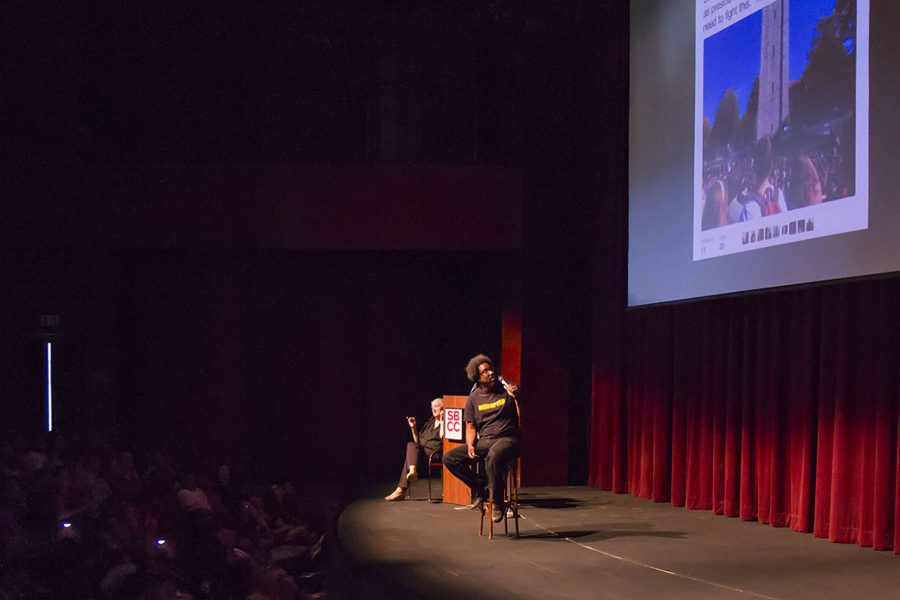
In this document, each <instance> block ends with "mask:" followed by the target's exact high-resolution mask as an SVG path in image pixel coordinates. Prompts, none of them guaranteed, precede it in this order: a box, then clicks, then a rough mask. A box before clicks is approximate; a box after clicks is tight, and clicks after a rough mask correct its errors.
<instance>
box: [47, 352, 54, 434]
mask: <svg viewBox="0 0 900 600" xmlns="http://www.w3.org/2000/svg"><path fill="white" fill-rule="evenodd" d="M47 431H53V344H52V343H50V342H47Z"/></svg>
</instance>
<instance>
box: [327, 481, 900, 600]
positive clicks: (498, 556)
mask: <svg viewBox="0 0 900 600" xmlns="http://www.w3.org/2000/svg"><path fill="white" fill-rule="evenodd" d="M377 492H378V493H380V494H384V493H387V490H377ZM373 496H374V492H373ZM521 497H522V511H521V513H522V517H523V518H522V520H521V521H520V529H521V533H522V537H521V538H520V539H507V538H506V537H504V536H503V534H502V531H503V529H502V525H501V526H500V527H499V530H500V535H499V536H496V535H495V538H494V540H488V538H487V536H485V537H481V538H479V537H478V520H479V519H478V513H477V512H476V511H461V510H454V507H453V506H452V505H447V504H429V503H428V502H424V501H404V502H399V503H387V502H384V501H383V500H382V499H381V496H377V497H373V498H368V499H362V500H357V501H355V502H353V503H351V504H350V505H349V506H347V508H346V509H345V510H344V511H343V513H342V514H341V516H340V518H339V519H338V524H337V536H338V541H339V544H340V554H341V555H342V556H343V559H344V562H345V563H346V564H347V565H350V568H347V569H346V570H345V572H344V573H345V574H344V575H343V576H342V577H341V578H340V581H338V582H336V583H335V585H333V586H332V588H331V589H332V591H333V592H335V594H334V595H336V596H343V595H346V596H347V597H354V596H355V597H369V598H388V597H390V598H398V597H400V598H453V597H458V598H463V597H469V598H471V597H477V598H498V599H499V598H511V597H514V598H542V599H546V598H900V556H894V555H893V554H892V553H889V552H876V551H874V550H871V549H869V548H861V547H859V546H854V545H846V544H833V543H830V542H828V541H826V540H822V539H817V538H814V537H813V536H812V535H811V534H803V533H797V532H794V531H791V530H789V529H781V528H773V527H770V526H768V525H761V524H759V523H748V522H743V521H740V520H738V519H732V518H727V517H721V516H715V515H713V514H711V513H710V512H708V511H690V510H685V509H683V508H674V507H672V506H671V505H669V504H656V503H653V502H650V501H646V500H640V499H637V498H632V497H630V496H625V495H617V494H611V493H608V492H600V491H597V490H595V489H592V488H585V487H548V488H529V489H523V490H522V496H521Z"/></svg>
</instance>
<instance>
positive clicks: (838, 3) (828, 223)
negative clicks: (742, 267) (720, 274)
mask: <svg viewBox="0 0 900 600" xmlns="http://www.w3.org/2000/svg"><path fill="white" fill-rule="evenodd" d="M696 8H697V29H696V31H697V39H696V52H697V54H696V73H695V87H696V90H695V93H696V95H695V111H696V112H695V115H694V121H695V125H694V127H695V143H694V190H695V196H694V202H693V210H694V215H693V223H694V227H693V231H694V234H693V260H694V261H698V260H703V259H709V258H715V257H719V256H724V255H728V254H735V253H740V252H750V251H753V250H758V249H761V248H766V247H769V246H775V245H784V244H791V243H795V242H800V241H803V240H807V239H810V238H817V237H824V236H831V235H836V234H841V233H846V232H849V231H858V230H864V229H866V228H867V227H868V223H869V202H868V200H869V198H868V119H867V117H868V71H869V67H868V54H867V52H864V51H863V52H859V51H858V49H860V48H863V49H865V48H867V47H868V31H867V30H864V28H865V27H866V24H867V22H868V21H867V19H862V20H860V19H858V13H859V12H860V11H865V14H866V15H867V14H868V0H696ZM860 24H861V25H862V26H860Z"/></svg>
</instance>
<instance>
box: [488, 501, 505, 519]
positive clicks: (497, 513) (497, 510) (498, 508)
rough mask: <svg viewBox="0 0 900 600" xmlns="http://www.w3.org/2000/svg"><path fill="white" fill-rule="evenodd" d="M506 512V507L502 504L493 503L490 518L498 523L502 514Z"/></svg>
mask: <svg viewBox="0 0 900 600" xmlns="http://www.w3.org/2000/svg"><path fill="white" fill-rule="evenodd" d="M505 512H506V507H505V506H503V505H502V504H494V508H493V514H492V515H491V518H492V519H493V520H494V523H499V522H500V521H502V520H503V514H504V513H505Z"/></svg>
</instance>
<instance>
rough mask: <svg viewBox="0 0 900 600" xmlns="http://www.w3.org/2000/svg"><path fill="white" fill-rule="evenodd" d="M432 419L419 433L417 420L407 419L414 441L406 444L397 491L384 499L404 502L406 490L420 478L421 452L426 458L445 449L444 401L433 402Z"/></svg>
mask: <svg viewBox="0 0 900 600" xmlns="http://www.w3.org/2000/svg"><path fill="white" fill-rule="evenodd" d="M431 415H432V416H431V418H430V419H428V420H427V421H425V425H423V426H422V429H420V430H419V431H418V432H417V431H416V418H415V417H406V422H407V423H408V424H409V429H410V432H411V433H412V441H411V442H407V443H406V462H404V463H403V470H402V471H401V472H400V482H399V483H398V484H397V489H395V490H394V491H393V492H391V493H390V494H388V495H387V496H385V497H384V499H385V500H387V501H388V502H395V501H397V500H403V496H404V494H405V493H406V489H407V488H408V487H409V482H410V481H415V479H416V478H417V477H418V473H417V465H418V462H419V450H424V451H425V455H426V456H431V455H432V454H433V453H435V452H437V453H440V451H441V448H442V447H443V442H442V441H441V440H442V439H443V437H444V400H443V399H441V398H435V399H434V400H432V401H431Z"/></svg>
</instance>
